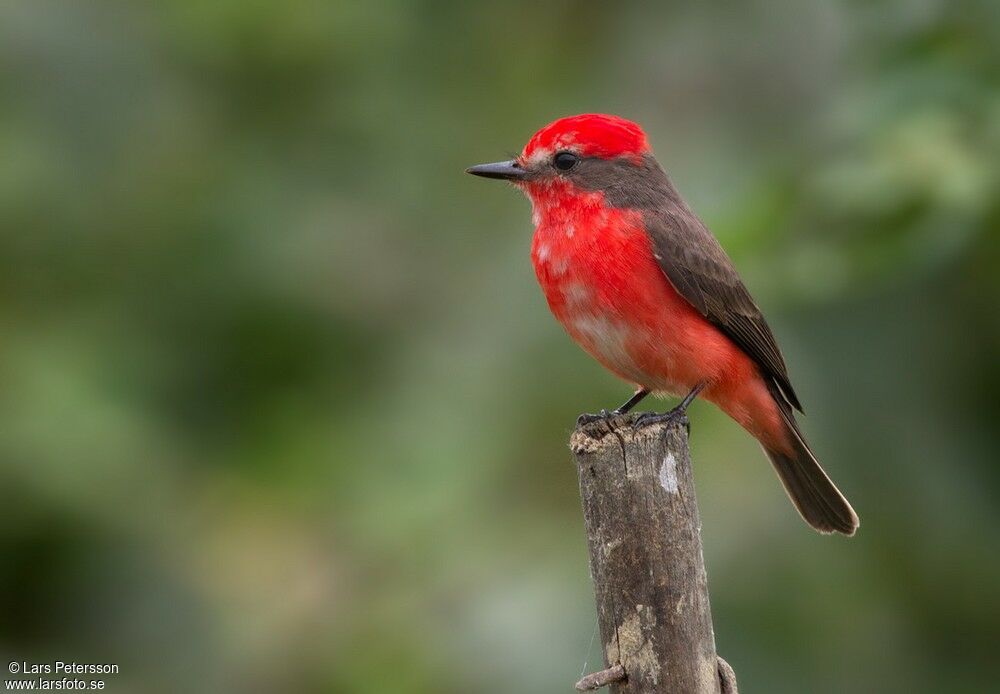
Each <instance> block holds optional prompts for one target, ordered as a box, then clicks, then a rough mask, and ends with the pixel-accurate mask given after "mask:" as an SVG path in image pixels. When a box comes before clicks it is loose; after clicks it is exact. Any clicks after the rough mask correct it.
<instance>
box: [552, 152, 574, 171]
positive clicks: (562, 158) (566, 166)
mask: <svg viewBox="0 0 1000 694" xmlns="http://www.w3.org/2000/svg"><path fill="white" fill-rule="evenodd" d="M578 161H580V157H578V156H576V155H575V154H573V153H572V152H558V153H556V156H555V157H554V158H553V159H552V163H553V164H555V167H556V168H557V169H559V170H560V171H569V170H570V169H572V168H573V167H574V166H576V163H577V162H578Z"/></svg>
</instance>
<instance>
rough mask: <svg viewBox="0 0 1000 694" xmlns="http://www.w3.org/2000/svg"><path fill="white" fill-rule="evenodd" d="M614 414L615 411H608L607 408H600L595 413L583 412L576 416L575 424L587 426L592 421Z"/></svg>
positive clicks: (605, 418) (604, 419)
mask: <svg viewBox="0 0 1000 694" xmlns="http://www.w3.org/2000/svg"><path fill="white" fill-rule="evenodd" d="M615 414H617V411H615V412H608V411H607V410H601V411H600V412H598V413H597V414H590V413H589V412H585V413H584V414H582V415H580V416H579V417H577V418H576V425H577V426H578V427H583V426H587V425H588V424H593V423H594V422H602V421H606V420H607V419H609V418H611V417H613V416H614V415H615Z"/></svg>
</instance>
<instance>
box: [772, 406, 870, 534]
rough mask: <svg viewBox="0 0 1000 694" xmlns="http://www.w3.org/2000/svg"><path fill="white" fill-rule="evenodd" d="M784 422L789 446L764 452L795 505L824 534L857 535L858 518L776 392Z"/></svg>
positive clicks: (804, 517)
mask: <svg viewBox="0 0 1000 694" xmlns="http://www.w3.org/2000/svg"><path fill="white" fill-rule="evenodd" d="M772 395H774V398H775V401H776V402H777V403H778V410H779V411H780V412H781V418H782V420H783V422H784V425H785V428H786V432H787V437H786V438H787V440H788V445H787V446H783V447H781V448H778V447H773V448H772V447H771V446H769V445H764V452H765V453H767V457H768V458H770V459H771V463H773V464H774V469H775V470H776V471H777V472H778V477H780V478H781V483H782V484H783V485H784V486H785V491H786V492H787V493H788V496H789V498H790V499H791V500H792V503H793V504H795V508H796V509H797V510H798V512H799V514H800V515H801V516H802V518H803V519H804V520H805V522H806V523H808V524H809V525H811V526H812V527H813V528H815V529H816V530H818V531H819V532H821V533H842V534H844V535H848V536H850V535H853V534H854V532H855V531H856V530H857V529H858V525H859V522H858V515H857V514H856V513H855V512H854V509H853V508H851V504H850V503H849V502H848V501H847V499H846V498H844V495H843V494H841V493H840V490H839V489H837V485H835V484H834V483H833V481H832V480H831V479H830V478H829V476H828V475H827V474H826V472H824V470H823V468H822V467H820V464H819V461H818V460H816V456H814V455H813V452H812V451H811V450H810V449H809V444H807V443H806V440H805V438H804V437H803V436H802V432H801V431H799V427H798V425H797V424H796V422H795V416H794V415H793V414H792V409H791V407H789V406H788V403H787V402H786V401H785V399H784V398H783V397H782V396H781V394H780V393H777V392H774V390H773V389H772Z"/></svg>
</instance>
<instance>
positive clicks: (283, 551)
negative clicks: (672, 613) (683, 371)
mask: <svg viewBox="0 0 1000 694" xmlns="http://www.w3.org/2000/svg"><path fill="white" fill-rule="evenodd" d="M588 111H604V112H611V113H617V114H620V115H623V116H626V117H630V118H633V119H635V120H638V121H639V122H640V123H642V124H643V125H644V126H645V128H646V129H647V131H648V132H649V134H650V138H651V140H652V142H653V145H654V147H655V148H656V151H657V154H658V156H659V159H660V161H661V162H662V163H663V164H664V166H665V167H666V168H667V170H668V171H670V172H671V173H672V175H673V177H674V179H675V181H676V182H677V184H678V186H679V187H680V189H681V190H682V191H683V192H684V194H685V195H686V197H687V198H688V200H689V201H690V202H691V204H692V205H693V207H694V208H695V209H696V210H698V211H699V213H700V214H701V215H702V217H703V218H704V219H705V221H706V222H707V223H708V224H709V226H710V227H711V228H712V229H713V230H714V231H715V233H716V234H717V235H718V236H719V237H720V239H721V240H722V242H723V245H724V246H725V247H726V248H727V249H728V250H729V252H730V253H731V255H732V256H733V258H734V260H735V261H736V264H737V265H738V267H739V268H740V269H741V272H742V273H743V275H744V279H745V280H746V282H747V284H748V285H749V286H750V288H751V290H752V291H753V292H754V294H755V296H756V297H757V299H758V302H759V303H760V304H761V306H762V307H763V309H764V310H765V312H766V314H767V315H768V317H769V319H770V321H771V323H772V325H773V327H774V329H775V332H776V334H777V335H778V338H779V340H780V342H781V344H782V346H783V349H784V351H785V354H786V357H787V360H788V362H789V367H790V370H791V374H792V377H793V381H794V382H795V383H796V385H797V389H798V391H799V394H800V396H801V397H802V399H803V401H804V402H805V405H806V409H807V411H808V413H809V416H808V417H807V418H805V419H804V420H803V426H804V428H805V430H806V431H807V432H808V434H809V435H810V437H811V439H812V441H813V444H814V446H815V448H816V450H817V451H818V453H819V454H820V458H821V459H822V460H823V461H824V462H825V464H826V466H827V469H828V470H829V471H830V472H831V475H832V476H833V477H834V478H835V479H836V480H837V481H838V482H839V483H840V485H841V487H842V488H843V489H844V490H845V491H846V493H847V494H848V496H849V497H850V498H851V499H852V501H853V502H854V505H855V507H856V508H857V509H858V512H859V514H860V515H861V518H862V526H861V530H860V532H859V534H858V536H857V537H856V538H855V539H853V540H850V541H847V540H843V539H837V538H823V537H820V536H818V535H816V534H814V533H812V532H810V531H809V530H808V529H807V528H806V526H805V525H804V524H803V523H802V522H801V521H800V520H799V519H798V518H797V516H796V514H795V512H794V510H793V509H792V507H791V505H790V504H789V503H788V501H787V499H786V498H785V495H784V493H783V492H782V490H781V488H780V485H779V484H778V482H777V480H776V478H775V476H774V474H773V473H772V472H771V471H770V469H769V466H768V464H767V462H766V460H765V458H764V457H763V455H762V454H761V452H760V451H759V449H758V447H757V445H756V443H755V442H753V441H752V440H751V439H750V438H749V437H748V436H746V435H745V434H744V433H743V432H742V431H741V430H740V429H738V428H737V426H736V425H735V424H733V423H731V422H730V421H729V420H727V419H726V418H724V417H723V416H722V415H720V414H719V413H718V412H717V411H716V410H715V409H714V408H712V407H711V406H710V405H706V404H704V403H696V404H695V405H694V406H693V408H692V413H691V418H692V422H693V427H692V432H693V441H692V447H693V455H694V462H695V471H696V477H697V482H698V489H699V493H700V503H701V510H702V516H703V522H704V529H703V537H704V541H705V553H706V560H707V563H708V571H709V580H710V585H711V590H712V603H713V605H712V606H713V610H714V616H715V626H716V633H717V641H718V647H719V651H720V653H722V654H723V655H724V656H725V657H726V658H727V659H728V660H729V662H730V663H731V664H732V665H733V666H734V668H735V669H736V672H737V674H738V677H739V680H740V685H741V687H742V688H743V690H745V691H747V692H770V693H775V692H805V691H808V692H820V693H825V692H830V693H839V692H848V691H851V692H855V691H856V692H908V693H913V692H945V691H947V692H985V691H989V690H991V689H992V688H993V687H995V673H996V659H997V655H996V646H997V643H998V641H1000V598H998V593H997V587H998V585H1000V556H998V552H997V534H998V532H1000V507H998V503H997V500H996V499H997V493H998V491H1000V466H998V464H997V463H998V457H1000V456H998V450H1000V429H998V418H1000V398H998V393H1000V309H998V301H1000V3H997V2H996V1H995V0H978V1H977V0H966V1H963V0H959V1H954V0H953V1H947V0H914V1H911V2H839V3H831V2H820V1H818V0H816V1H811V2H801V1H794V0H768V1H766V2H765V1H763V0H761V1H758V2H750V3H746V4H743V5H742V6H741V7H740V8H739V9H736V8H731V7H726V8H723V7H721V6H715V5H713V4H710V3H670V4H667V3H658V4H655V5H654V4H650V5H643V4H638V3H597V2H593V3H570V2H555V3H545V4H541V3H533V2H513V1H511V2H493V3H463V2H454V3H444V2H401V1H397V2H391V1H389V2H381V1H376V2H368V3H360V2H358V3H354V2H346V1H340V2H318V1H311V0H285V2H270V1H265V0H224V1H217V2H207V1H205V0H187V1H177V2H166V3H125V2H120V3H118V2H95V1H91V2H54V1H49V0H32V1H30V2H29V1H25V2H8V3H3V4H2V5H0V153H2V156H0V263H2V271H0V657H2V658H3V659H4V661H5V662H6V661H7V660H24V661H35V662H49V661H54V660H57V659H61V660H71V659H75V660H77V661H81V662H111V663H117V664H119V666H120V668H121V674H120V675H118V676H114V677H109V678H108V690H109V691H122V692H125V691H129V692H179V691H184V692H223V693H224V692H338V693H339V692H345V693H353V692H378V693H381V692H389V693H392V692H432V693H449V692H455V693H461V692H483V693H487V694H490V693H494V692H496V693H501V692H560V691H570V689H571V686H572V683H573V682H574V681H575V679H576V678H577V677H578V676H579V675H580V674H581V672H582V670H583V668H584V664H585V662H588V663H589V664H588V666H587V669H588V670H591V669H594V667H596V665H597V664H598V663H599V661H600V653H599V648H598V646H597V645H596V644H592V641H591V637H592V634H593V632H594V627H595V617H594V607H593V597H592V593H591V585H590V578H589V570H588V565H587V550H586V544H585V537H584V532H583V527H582V518H581V513H580V509H579V499H578V495H577V482H576V476H575V471H574V468H573V465H572V462H571V459H570V455H569V452H568V451H567V449H566V440H567V436H568V433H569V431H570V429H571V427H572V423H573V421H574V419H575V417H576V415H577V414H578V413H579V412H581V411H594V410H596V409H599V408H601V407H609V406H612V405H614V404H617V403H618V402H620V401H621V400H623V399H624V397H625V396H627V395H628V394H629V390H628V387H627V386H626V385H624V384H622V383H619V382H617V381H616V380H615V379H614V378H613V377H611V376H609V375H607V374H605V373H604V372H603V371H602V370H601V369H600V367H598V366H597V365H596V364H595V363H593V362H592V361H591V360H590V359H589V358H588V357H587V356H586V355H584V354H583V353H582V352H581V351H580V350H579V349H578V348H577V347H576V346H574V345H573V344H572V343H571V341H570V340H569V339H568V338H567V337H566V336H565V335H564V334H563V332H562V330H561V329H560V328H559V326H558V325H557V324H556V323H555V321H554V320H553V319H552V318H551V317H550V316H549V314H548V311H547V309H546V306H545V303H544V300H543V298H542V295H541V292H540V291H539V290H538V288H537V286H536V284H535V279H534V275H533V272H532V270H531V267H530V262H529V259H528V247H529V242H530V234H531V228H530V221H529V208H528V204H527V202H526V201H525V200H523V199H522V198H521V197H520V195H519V194H518V193H517V192H516V191H513V190H510V189H508V188H507V187H505V186H500V185H497V184H495V183H488V182H484V181H482V180H479V179H474V178H472V177H470V176H466V175H464V174H463V173H462V169H463V168H464V167H465V166H467V165H469V164H473V163H478V162H481V161H492V160H495V159H499V158H503V157H504V156H505V155H507V154H510V153H511V152H514V151H516V150H519V149H520V147H521V146H522V145H523V143H524V142H525V141H526V140H527V138H528V137H529V136H530V135H531V134H532V133H533V132H534V131H535V130H536V129H537V128H538V127H540V126H542V125H543V124H545V123H547V122H548V121H550V120H552V119H554V118H556V117H559V116H563V115H568V114H572V113H578V112H588ZM653 405H658V406H660V407H661V408H665V407H666V406H667V403H653Z"/></svg>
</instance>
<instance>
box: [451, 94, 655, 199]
mask: <svg viewBox="0 0 1000 694" xmlns="http://www.w3.org/2000/svg"><path fill="white" fill-rule="evenodd" d="M466 171H467V172H468V173H470V174H473V175H476V176H483V177H485V178H497V179H501V180H506V181H510V182H511V183H514V184H515V185H517V186H518V187H519V188H521V189H522V190H524V192H525V193H527V195H528V197H530V198H531V200H532V202H534V203H535V205H536V206H538V205H539V204H540V203H544V202H545V201H548V200H551V199H553V198H564V197H565V196H567V195H568V196H579V195H592V194H593V193H595V192H600V193H603V194H604V197H605V198H607V200H608V202H609V203H610V204H612V205H614V206H616V207H643V206H645V204H648V202H649V200H648V198H649V196H650V193H649V190H648V189H649V188H650V185H655V187H657V188H660V187H661V186H662V181H665V178H666V177H665V175H664V174H663V171H662V169H660V167H659V165H658V164H657V163H656V160H655V159H653V151H652V149H651V148H650V146H649V141H648V140H647V139H646V133H644V132H643V131H642V128H640V127H639V125H638V124H636V123H633V122H632V121H629V120H625V119H624V118H619V117H618V116H608V115H604V114H598V113H588V114H584V115H579V116H568V117H566V118H560V119H559V120H557V121H554V122H552V123H549V124H548V125H546V126H545V127H544V128H542V129H541V130H539V131H538V132H537V133H535V134H534V135H533V136H532V137H531V139H530V140H528V144H526V145H525V146H524V149H523V150H522V151H521V154H520V155H519V156H517V157H515V158H514V159H511V160H509V161H500V162H495V163H492V164H480V165H478V166H472V167H470V168H468V169H466ZM661 179H662V180H661Z"/></svg>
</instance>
